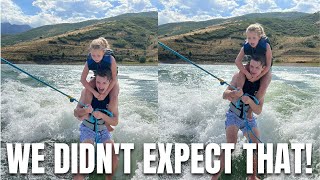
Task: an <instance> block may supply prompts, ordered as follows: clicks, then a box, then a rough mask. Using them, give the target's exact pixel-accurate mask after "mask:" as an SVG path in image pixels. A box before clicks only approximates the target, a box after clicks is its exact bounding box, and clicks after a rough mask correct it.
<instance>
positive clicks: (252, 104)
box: [241, 96, 264, 115]
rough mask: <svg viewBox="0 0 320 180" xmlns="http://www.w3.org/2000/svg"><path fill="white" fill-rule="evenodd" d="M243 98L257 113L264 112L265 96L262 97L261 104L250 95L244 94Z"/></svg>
mask: <svg viewBox="0 0 320 180" xmlns="http://www.w3.org/2000/svg"><path fill="white" fill-rule="evenodd" d="M241 100H242V101H243V103H245V104H249V106H250V108H251V109H252V111H253V112H254V113H255V114H258V115H259V114H260V113H261V112H262V107H263V102H264V97H262V98H261V100H260V102H259V105H258V104H256V103H255V102H254V101H253V100H252V99H251V98H250V97H249V96H243V97H242V98H241Z"/></svg>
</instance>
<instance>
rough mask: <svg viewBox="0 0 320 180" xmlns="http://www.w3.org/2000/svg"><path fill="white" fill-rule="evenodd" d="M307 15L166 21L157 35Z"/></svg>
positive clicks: (268, 15) (249, 15) (258, 15)
mask: <svg viewBox="0 0 320 180" xmlns="http://www.w3.org/2000/svg"><path fill="white" fill-rule="evenodd" d="M305 15H307V13H302V12H272V13H252V14H246V15H243V16H238V17H233V18H227V19H221V18H220V19H212V20H208V21H199V22H194V21H189V22H181V23H168V24H163V25H160V26H159V36H160V37H163V36H172V35H179V34H184V33H188V32H191V31H193V30H197V29H201V28H205V27H208V26H212V25H217V24H222V23H228V22H234V21H244V20H245V21H247V20H254V19H257V18H278V19H281V20H289V19H296V18H300V17H302V16H305Z"/></svg>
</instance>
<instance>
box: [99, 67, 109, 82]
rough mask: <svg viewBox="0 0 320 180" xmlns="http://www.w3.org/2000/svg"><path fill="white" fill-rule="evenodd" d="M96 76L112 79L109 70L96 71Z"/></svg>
mask: <svg viewBox="0 0 320 180" xmlns="http://www.w3.org/2000/svg"><path fill="white" fill-rule="evenodd" d="M96 76H100V77H107V78H108V80H111V79H112V73H111V69H110V68H104V69H99V68H98V69H97V71H96Z"/></svg>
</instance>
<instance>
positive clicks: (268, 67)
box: [256, 43, 272, 80]
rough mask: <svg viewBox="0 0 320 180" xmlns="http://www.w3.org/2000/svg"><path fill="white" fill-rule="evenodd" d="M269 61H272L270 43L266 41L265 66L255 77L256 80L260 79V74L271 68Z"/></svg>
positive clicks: (262, 74)
mask: <svg viewBox="0 0 320 180" xmlns="http://www.w3.org/2000/svg"><path fill="white" fill-rule="evenodd" d="M271 62H272V51H271V47H270V45H269V44H268V43H267V52H266V67H265V68H264V69H263V71H262V72H261V74H260V75H259V76H258V77H257V78H256V80H258V79H260V78H261V77H262V76H264V75H265V74H267V72H268V71H269V70H270V68H271Z"/></svg>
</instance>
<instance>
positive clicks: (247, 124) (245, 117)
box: [236, 93, 263, 143]
mask: <svg viewBox="0 0 320 180" xmlns="http://www.w3.org/2000/svg"><path fill="white" fill-rule="evenodd" d="M242 96H249V97H252V98H253V101H254V103H256V104H257V105H259V100H258V99H257V98H256V97H255V96H251V95H250V94H247V93H245V94H244V95H242ZM242 96H241V97H242ZM241 97H240V98H241ZM240 98H239V99H238V101H237V103H236V106H237V108H239V105H240ZM242 114H243V120H244V121H245V125H246V128H247V130H249V131H250V132H251V133H252V135H253V136H254V137H255V138H256V139H257V140H258V141H259V142H260V143H263V142H262V141H261V140H260V139H259V138H258V137H257V135H256V134H255V133H254V132H253V130H252V128H251V127H250V126H249V122H248V119H247V113H246V111H245V109H244V108H242ZM248 139H249V143H252V140H251V138H250V134H249V132H248Z"/></svg>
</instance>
